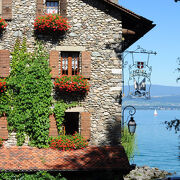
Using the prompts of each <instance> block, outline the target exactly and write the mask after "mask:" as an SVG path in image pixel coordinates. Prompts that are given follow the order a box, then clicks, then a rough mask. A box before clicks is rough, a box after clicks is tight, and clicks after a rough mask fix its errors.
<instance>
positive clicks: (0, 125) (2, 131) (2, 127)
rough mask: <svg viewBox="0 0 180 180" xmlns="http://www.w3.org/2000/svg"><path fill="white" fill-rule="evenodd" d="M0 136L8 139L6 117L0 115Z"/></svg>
mask: <svg viewBox="0 0 180 180" xmlns="http://www.w3.org/2000/svg"><path fill="white" fill-rule="evenodd" d="M0 138H3V139H8V130H7V118H6V117H5V116H3V117H0Z"/></svg>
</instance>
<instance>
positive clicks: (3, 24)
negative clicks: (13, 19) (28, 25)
mask: <svg viewBox="0 0 180 180" xmlns="http://www.w3.org/2000/svg"><path fill="white" fill-rule="evenodd" d="M6 26H7V23H6V21H5V20H4V19H3V18H2V17H0V33H2V31H4V30H5V29H6Z"/></svg>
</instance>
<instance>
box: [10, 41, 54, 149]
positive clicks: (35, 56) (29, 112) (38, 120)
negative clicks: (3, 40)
mask: <svg viewBox="0 0 180 180" xmlns="http://www.w3.org/2000/svg"><path fill="white" fill-rule="evenodd" d="M47 60H48V55H47V52H46V51H45V50H44V48H43V46H42V45H41V44H40V43H37V44H36V47H35V50H34V52H33V53H28V52H27V48H26V39H24V40H23V43H22V45H21V44H20V41H19V40H17V41H16V44H15V47H14V52H13V53H12V64H11V69H12V70H11V73H10V77H9V81H8V87H9V93H10V97H11V98H10V105H11V111H10V113H9V116H8V124H9V126H10V130H15V131H16V133H17V135H16V137H17V143H18V145H22V144H23V143H24V140H25V134H27V135H28V136H29V137H30V145H32V146H37V147H45V146H46V145H47V144H48V135H49V114H50V106H51V101H52V97H51V90H52V82H51V76H50V74H49V73H50V69H49V65H48V61H47Z"/></svg>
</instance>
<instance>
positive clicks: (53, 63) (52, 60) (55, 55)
mask: <svg viewBox="0 0 180 180" xmlns="http://www.w3.org/2000/svg"><path fill="white" fill-rule="evenodd" d="M49 66H50V68H51V73H50V74H51V75H52V78H56V76H59V51H55V50H52V51H51V52H50V57H49Z"/></svg>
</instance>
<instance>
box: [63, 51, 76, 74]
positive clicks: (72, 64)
mask: <svg viewBox="0 0 180 180" xmlns="http://www.w3.org/2000/svg"><path fill="white" fill-rule="evenodd" d="M78 73H79V52H61V75H63V74H64V75H69V76H71V75H76V74H78Z"/></svg>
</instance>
